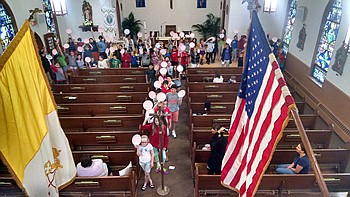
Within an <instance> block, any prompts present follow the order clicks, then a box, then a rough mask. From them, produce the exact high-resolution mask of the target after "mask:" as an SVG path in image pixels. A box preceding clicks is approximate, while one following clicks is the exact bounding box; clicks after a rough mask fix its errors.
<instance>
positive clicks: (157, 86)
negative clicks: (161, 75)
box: [153, 81, 162, 89]
mask: <svg viewBox="0 0 350 197" xmlns="http://www.w3.org/2000/svg"><path fill="white" fill-rule="evenodd" d="M153 86H154V87H155V88H157V89H158V88H160V86H162V84H161V83H160V82H159V81H155V82H154V83H153Z"/></svg>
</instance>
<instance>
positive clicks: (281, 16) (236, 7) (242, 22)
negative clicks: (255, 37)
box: [228, 0, 288, 38]
mask: <svg viewBox="0 0 350 197" xmlns="http://www.w3.org/2000/svg"><path fill="white" fill-rule="evenodd" d="M287 2H288V1H287V0H283V1H278V3H277V11H276V12H274V13H270V14H269V13H264V12H263V10H262V9H261V10H260V11H259V12H258V16H259V19H260V22H261V24H262V26H263V28H264V30H265V32H266V33H268V34H270V37H271V38H272V37H274V36H277V37H278V38H281V37H282V32H283V27H284V21H285V16H286V11H287ZM260 4H261V6H262V7H263V5H264V1H260ZM228 18H229V23H228V37H231V38H232V37H233V35H234V30H238V32H239V33H238V34H239V35H242V34H247V33H248V28H249V24H250V14H249V11H248V10H247V3H244V4H241V1H237V0H233V1H231V3H230V8H229V16H228Z"/></svg>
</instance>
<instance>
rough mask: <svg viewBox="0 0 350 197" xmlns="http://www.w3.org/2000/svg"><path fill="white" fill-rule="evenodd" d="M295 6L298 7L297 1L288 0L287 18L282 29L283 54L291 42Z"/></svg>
mask: <svg viewBox="0 0 350 197" xmlns="http://www.w3.org/2000/svg"><path fill="white" fill-rule="evenodd" d="M297 5H298V0H290V4H289V9H288V16H287V20H286V25H285V27H284V34H283V51H284V54H287V53H288V49H289V44H290V41H291V40H292V32H293V28H294V27H293V25H294V22H295V17H296V14H297Z"/></svg>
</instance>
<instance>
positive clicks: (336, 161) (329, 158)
mask: <svg viewBox="0 0 350 197" xmlns="http://www.w3.org/2000/svg"><path fill="white" fill-rule="evenodd" d="M194 144H195V143H194ZM195 145H196V144H195ZM192 151H193V152H192V167H194V164H195V163H206V162H207V161H208V159H209V156H210V151H209V150H202V149H198V148H195V147H193V148H192ZM314 153H315V156H316V159H317V162H318V164H319V165H320V169H321V171H324V172H335V173H339V172H345V169H346V165H347V162H348V161H349V155H350V150H346V149H314ZM295 155H296V152H295V150H276V151H275V152H274V155H273V156H272V159H271V162H270V165H271V166H272V167H275V166H276V165H277V164H288V163H292V162H293V158H294V157H295ZM272 169H273V168H272ZM272 169H270V171H271V170H272ZM310 171H312V169H311V167H310Z"/></svg>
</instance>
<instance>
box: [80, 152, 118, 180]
mask: <svg viewBox="0 0 350 197" xmlns="http://www.w3.org/2000/svg"><path fill="white" fill-rule="evenodd" d="M77 175H78V176H112V175H113V174H112V170H111V168H110V167H109V166H108V165H107V164H106V163H104V162H103V161H102V159H91V157H90V155H83V156H82V157H81V158H80V162H79V163H78V165H77Z"/></svg>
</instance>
